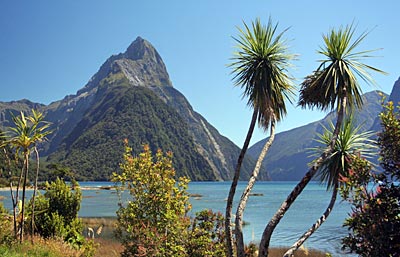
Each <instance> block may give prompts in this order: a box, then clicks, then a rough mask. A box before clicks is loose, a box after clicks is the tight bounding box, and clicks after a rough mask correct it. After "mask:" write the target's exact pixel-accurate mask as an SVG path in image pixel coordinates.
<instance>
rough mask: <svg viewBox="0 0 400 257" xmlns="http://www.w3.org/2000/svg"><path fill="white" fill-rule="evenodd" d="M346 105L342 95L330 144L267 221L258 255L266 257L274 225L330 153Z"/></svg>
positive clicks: (345, 99)
mask: <svg viewBox="0 0 400 257" xmlns="http://www.w3.org/2000/svg"><path fill="white" fill-rule="evenodd" d="M346 105H347V97H346V96H345V97H343V98H342V99H341V104H340V105H339V106H340V107H338V115H337V120H336V125H335V130H334V132H333V134H332V140H331V144H330V145H329V146H328V148H327V149H326V150H325V151H324V152H323V153H322V154H321V156H320V157H319V158H318V159H317V160H316V161H315V162H314V164H313V166H312V167H311V168H310V169H309V170H308V172H307V173H306V174H305V175H304V177H303V178H302V179H301V181H300V182H299V183H298V184H297V185H296V187H295V188H294V189H293V190H292V192H291V193H290V194H289V196H288V197H287V198H286V200H285V201H284V202H283V203H282V205H281V206H280V208H279V209H278V211H277V212H276V213H275V214H274V216H273V217H272V218H271V220H270V221H269V223H268V225H267V226H266V227H265V229H264V232H263V234H262V237H261V242H260V246H259V252H258V257H267V256H268V248H269V243H270V241H271V236H272V233H273V232H274V230H275V228H276V226H277V225H278V223H279V222H280V220H281V219H282V217H283V216H284V215H285V213H286V211H287V210H288V209H289V208H290V206H291V205H292V204H293V202H294V201H295V200H296V198H297V197H298V196H299V195H300V194H301V192H302V191H303V189H304V188H305V187H306V186H307V184H308V182H310V180H311V179H312V178H313V177H314V175H315V173H316V172H317V171H318V169H319V167H320V166H321V164H322V162H323V161H324V160H325V159H326V158H328V156H329V155H330V154H331V153H332V150H333V147H334V146H335V144H336V140H337V138H338V135H339V131H340V128H341V126H342V123H343V119H344V112H345V110H346Z"/></svg>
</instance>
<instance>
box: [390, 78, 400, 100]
mask: <svg viewBox="0 0 400 257" xmlns="http://www.w3.org/2000/svg"><path fill="white" fill-rule="evenodd" d="M389 101H393V103H394V104H398V103H399V102H400V78H399V79H398V80H397V81H396V82H395V83H394V86H393V89H392V93H390V97H389Z"/></svg>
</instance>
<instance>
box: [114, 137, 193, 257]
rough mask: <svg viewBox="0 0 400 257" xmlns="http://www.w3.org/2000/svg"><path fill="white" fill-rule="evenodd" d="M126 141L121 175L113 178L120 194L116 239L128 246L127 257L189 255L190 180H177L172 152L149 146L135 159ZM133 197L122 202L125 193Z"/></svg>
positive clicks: (115, 175) (125, 252)
mask: <svg viewBox="0 0 400 257" xmlns="http://www.w3.org/2000/svg"><path fill="white" fill-rule="evenodd" d="M131 151H132V149H131V148H130V147H129V146H128V142H127V140H126V141H125V154H124V162H123V163H122V164H121V165H120V167H121V173H120V174H116V173H114V175H113V181H114V182H116V183H117V184H116V185H117V189H118V192H119V195H120V203H119V209H118V211H117V217H118V221H117V229H116V237H117V238H118V239H119V240H120V241H121V242H122V244H123V245H124V247H125V250H124V252H123V254H122V255H123V256H160V257H161V256H186V255H185V241H186V240H185V239H186V238H185V234H186V231H187V228H188V226H189V218H188V217H187V216H186V214H187V212H188V210H189V209H190V204H189V196H188V193H187V192H186V189H187V186H188V182H189V181H188V179H186V178H180V179H179V180H178V181H176V180H175V178H174V177H175V170H174V168H173V167H172V153H167V154H165V155H164V154H163V153H162V152H161V150H159V151H157V153H156V155H155V156H154V157H153V155H152V153H151V151H150V148H149V146H148V145H145V146H144V147H143V152H142V153H140V154H139V155H138V156H136V157H133V156H132V153H131ZM125 189H127V190H128V191H129V194H130V198H129V199H128V201H127V202H126V203H124V202H122V191H123V190H125Z"/></svg>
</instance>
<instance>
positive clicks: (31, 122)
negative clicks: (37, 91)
mask: <svg viewBox="0 0 400 257" xmlns="http://www.w3.org/2000/svg"><path fill="white" fill-rule="evenodd" d="M13 122H14V127H9V128H8V131H7V132H6V134H5V135H6V137H5V138H6V140H5V142H4V143H5V144H8V145H10V146H11V147H13V148H14V149H15V152H16V155H17V156H18V155H19V154H20V153H22V156H23V167H22V170H21V174H20V179H19V181H18V185H17V189H16V196H15V197H16V200H15V201H14V213H15V212H16V210H15V208H16V207H17V205H18V202H19V200H18V198H19V188H20V186H21V183H22V205H21V208H20V210H19V211H20V213H21V221H20V226H19V229H20V234H19V235H20V242H22V240H23V234H24V233H23V232H24V218H25V217H24V216H25V208H24V207H25V191H26V182H27V176H28V171H29V156H30V154H31V151H32V149H34V150H35V151H36V150H37V149H36V144H37V143H38V142H41V141H43V140H44V139H45V137H46V135H48V134H49V133H50V132H49V131H48V130H47V129H48V127H49V123H47V122H44V121H43V114H42V113H40V112H37V111H35V110H32V116H28V117H26V116H25V114H24V112H22V111H21V113H20V115H19V116H13ZM36 152H37V151H36ZM36 157H37V158H38V157H39V156H38V154H37V155H36ZM37 162H38V160H37ZM37 176H38V169H37V171H36V178H35V188H34V196H33V198H34V197H35V194H36V190H37ZM33 200H34V199H33ZM32 212H34V207H33V210H32ZM32 215H33V213H32ZM33 219H34V216H32V220H33ZM33 224H34V222H33V221H32V226H33ZM32 231H33V228H32Z"/></svg>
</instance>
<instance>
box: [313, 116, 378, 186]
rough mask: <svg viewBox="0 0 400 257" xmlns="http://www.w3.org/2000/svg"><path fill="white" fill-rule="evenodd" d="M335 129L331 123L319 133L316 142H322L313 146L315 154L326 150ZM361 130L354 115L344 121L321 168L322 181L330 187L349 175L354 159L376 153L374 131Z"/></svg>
mask: <svg viewBox="0 0 400 257" xmlns="http://www.w3.org/2000/svg"><path fill="white" fill-rule="evenodd" d="M334 129H335V126H334V124H333V123H330V124H329V128H326V127H324V133H323V134H318V135H317V136H318V139H316V142H318V143H320V146H317V147H315V148H311V150H313V151H314V154H313V156H316V157H319V156H320V155H321V153H322V152H324V151H325V150H326V147H327V146H328V145H329V144H330V143H331V139H332V136H333V131H334ZM361 130H362V124H361V125H359V126H355V125H354V119H353V116H350V117H348V118H347V119H346V120H345V121H344V123H343V125H342V128H341V130H340V132H339V135H338V138H337V140H336V144H335V146H334V148H333V150H332V152H331V153H330V155H329V156H328V158H326V159H325V160H324V162H323V163H322V165H321V166H320V168H319V176H320V178H321V181H323V182H326V183H327V186H328V188H332V187H333V186H334V185H335V183H336V181H338V180H339V179H341V178H342V177H347V175H348V169H349V167H350V163H351V161H352V160H353V159H355V158H360V157H361V156H362V157H367V158H368V157H373V156H374V154H376V149H377V147H376V145H375V144H376V143H375V141H374V140H372V139H371V137H373V136H374V133H373V132H371V131H365V132H361Z"/></svg>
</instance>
